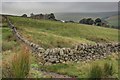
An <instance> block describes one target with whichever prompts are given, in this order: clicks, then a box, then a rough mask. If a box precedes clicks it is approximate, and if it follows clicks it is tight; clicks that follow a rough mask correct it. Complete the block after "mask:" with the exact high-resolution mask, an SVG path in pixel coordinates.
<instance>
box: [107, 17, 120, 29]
mask: <svg viewBox="0 0 120 80" xmlns="http://www.w3.org/2000/svg"><path fill="white" fill-rule="evenodd" d="M118 19H120V16H119V17H118V16H111V17H109V18H107V19H106V21H107V22H108V24H109V25H110V26H116V27H117V26H118V23H120V21H119V20H118Z"/></svg>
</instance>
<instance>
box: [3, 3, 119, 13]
mask: <svg viewBox="0 0 120 80" xmlns="http://www.w3.org/2000/svg"><path fill="white" fill-rule="evenodd" d="M26 5H27V6H26ZM117 11H118V3H117V2H3V3H2V14H12V15H22V14H27V15H30V13H34V14H40V13H42V14H48V13H100V12H117Z"/></svg>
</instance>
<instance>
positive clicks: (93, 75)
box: [89, 65, 103, 80]
mask: <svg viewBox="0 0 120 80" xmlns="http://www.w3.org/2000/svg"><path fill="white" fill-rule="evenodd" d="M102 74H103V73H102V68H101V67H100V66H99V65H93V66H92V67H91V69H90V72H89V79H90V80H101V78H102Z"/></svg>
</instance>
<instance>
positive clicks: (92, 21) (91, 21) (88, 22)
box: [86, 18, 94, 25]
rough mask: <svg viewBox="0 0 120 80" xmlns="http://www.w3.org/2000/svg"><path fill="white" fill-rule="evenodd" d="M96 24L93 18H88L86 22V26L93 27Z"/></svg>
mask: <svg viewBox="0 0 120 80" xmlns="http://www.w3.org/2000/svg"><path fill="white" fill-rule="evenodd" d="M93 23H94V20H92V18H88V19H87V21H86V24H89V25H92V24H93Z"/></svg>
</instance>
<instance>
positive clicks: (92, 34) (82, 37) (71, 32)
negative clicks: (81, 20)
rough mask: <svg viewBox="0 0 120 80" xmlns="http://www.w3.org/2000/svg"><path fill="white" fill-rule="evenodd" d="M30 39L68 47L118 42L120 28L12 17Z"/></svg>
mask: <svg viewBox="0 0 120 80" xmlns="http://www.w3.org/2000/svg"><path fill="white" fill-rule="evenodd" d="M10 19H11V21H12V22H13V23H14V25H15V26H16V27H17V28H18V30H20V31H21V33H22V34H24V36H25V37H28V39H29V40H31V41H33V42H35V43H38V44H40V45H42V46H43V47H68V46H72V45H73V44H77V43H92V44H93V43H95V42H118V37H120V35H118V30H117V29H110V28H103V27H98V26H90V25H83V24H76V23H74V24H73V23H60V22H56V21H48V20H34V19H30V18H21V17H10Z"/></svg>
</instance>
